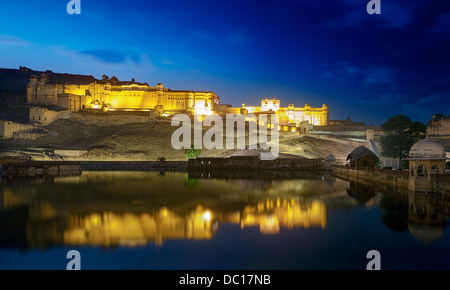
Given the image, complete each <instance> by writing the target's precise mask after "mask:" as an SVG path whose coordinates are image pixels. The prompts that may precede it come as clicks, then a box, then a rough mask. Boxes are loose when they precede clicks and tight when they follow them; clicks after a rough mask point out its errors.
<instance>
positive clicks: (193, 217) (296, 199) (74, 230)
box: [0, 172, 449, 248]
mask: <svg viewBox="0 0 450 290" xmlns="http://www.w3.org/2000/svg"><path fill="white" fill-rule="evenodd" d="M328 179H329V177H326V176H325V177H322V176H319V177H317V178H313V179H298V180H290V179H287V180H277V181H274V180H266V181H265V183H264V182H262V181H255V180H251V179H250V180H248V183H247V184H246V181H245V179H241V180H238V181H236V180H221V179H189V178H187V177H186V174H181V173H180V174H176V173H168V174H166V175H164V176H162V175H159V173H136V172H135V173H126V172H121V173H98V172H92V173H87V174H84V175H83V176H79V177H71V178H65V179H55V180H53V181H51V182H48V181H46V182H39V181H33V182H32V183H29V184H27V183H7V184H2V185H1V186H0V234H1V235H0V247H22V248H34V247H43V248H46V247H50V246H54V245H93V246H102V247H115V246H139V245H146V244H148V243H154V244H156V245H161V244H163V243H165V241H167V240H172V239H184V240H207V239H211V238H213V237H214V235H215V233H216V232H217V230H219V228H220V226H221V225H223V224H234V225H237V226H240V227H241V228H242V229H243V230H246V229H248V228H255V227H256V228H258V229H259V232H260V233H261V234H265V235H267V234H278V233H280V231H281V230H282V229H283V228H284V229H286V230H289V229H293V228H309V227H317V228H325V227H326V225H327V212H328V211H329V210H333V209H335V208H346V209H349V208H351V207H354V206H357V205H358V204H361V205H366V206H367V205H368V204H373V200H374V198H376V197H377V196H380V195H379V194H378V193H382V192H389V193H390V195H386V197H384V195H383V198H382V200H381V201H377V203H378V205H379V207H380V209H381V210H383V217H382V219H383V222H384V223H385V224H386V226H387V227H389V228H391V229H393V230H398V231H405V230H409V232H410V233H411V235H413V236H414V237H416V238H417V239H419V240H421V241H423V242H424V243H429V242H431V241H433V240H436V239H438V238H440V236H441V235H442V232H443V230H444V227H445V222H446V221H445V219H446V216H448V215H449V203H448V200H445V199H444V200H443V199H439V198H438V197H437V196H436V195H424V194H421V195H418V194H409V193H404V192H392V191H387V190H388V189H386V188H374V187H371V186H370V185H367V184H361V183H355V182H346V181H343V180H339V179H337V180H336V179H333V178H331V179H330V180H328ZM332 179H333V180H332ZM193 181H195V182H193ZM261 184H263V186H262V188H261ZM389 196H392V197H389Z"/></svg>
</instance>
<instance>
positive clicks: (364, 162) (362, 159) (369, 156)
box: [347, 146, 379, 169]
mask: <svg viewBox="0 0 450 290" xmlns="http://www.w3.org/2000/svg"><path fill="white" fill-rule="evenodd" d="M347 160H350V167H351V168H355V169H358V168H361V167H371V168H375V167H376V164H377V162H378V161H379V159H378V156H377V155H376V154H375V153H373V152H372V151H371V150H370V149H368V148H367V147H365V146H359V147H358V148H356V149H355V150H353V151H352V152H351V153H350V154H349V155H348V156H347Z"/></svg>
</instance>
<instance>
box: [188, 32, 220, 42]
mask: <svg viewBox="0 0 450 290" xmlns="http://www.w3.org/2000/svg"><path fill="white" fill-rule="evenodd" d="M191 35H192V36H193V37H194V38H197V39H202V40H210V39H213V38H214V34H212V33H209V32H206V31H200V30H194V31H191Z"/></svg>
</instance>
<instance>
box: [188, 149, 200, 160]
mask: <svg viewBox="0 0 450 290" xmlns="http://www.w3.org/2000/svg"><path fill="white" fill-rule="evenodd" d="M184 154H185V155H186V158H187V159H194V158H197V157H198V156H200V154H202V150H201V149H195V148H194V147H191V148H189V149H184Z"/></svg>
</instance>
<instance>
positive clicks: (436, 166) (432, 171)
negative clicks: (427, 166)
mask: <svg viewBox="0 0 450 290" xmlns="http://www.w3.org/2000/svg"><path fill="white" fill-rule="evenodd" d="M439 171H440V170H439V166H438V165H433V166H431V173H432V174H433V173H434V174H436V173H439Z"/></svg>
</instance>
